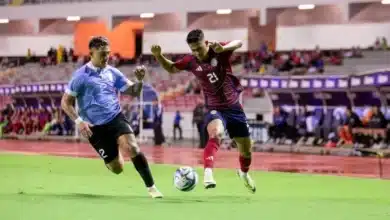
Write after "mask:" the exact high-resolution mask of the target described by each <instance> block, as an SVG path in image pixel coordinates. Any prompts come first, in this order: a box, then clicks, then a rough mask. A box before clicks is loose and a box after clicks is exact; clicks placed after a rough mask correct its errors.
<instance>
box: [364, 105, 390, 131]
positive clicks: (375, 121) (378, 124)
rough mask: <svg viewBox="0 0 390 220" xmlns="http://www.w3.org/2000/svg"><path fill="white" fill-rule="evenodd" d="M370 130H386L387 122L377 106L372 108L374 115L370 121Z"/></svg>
mask: <svg viewBox="0 0 390 220" xmlns="http://www.w3.org/2000/svg"><path fill="white" fill-rule="evenodd" d="M368 126H369V127H370V128H382V129H383V128H386V126H387V121H386V118H385V116H384V115H383V113H382V112H381V111H380V110H379V108H378V107H377V106H374V107H372V115H371V118H370V121H369V122H368Z"/></svg>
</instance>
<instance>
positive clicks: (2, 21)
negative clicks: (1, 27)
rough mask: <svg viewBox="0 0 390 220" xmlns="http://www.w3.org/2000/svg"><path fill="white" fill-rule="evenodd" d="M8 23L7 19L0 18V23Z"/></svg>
mask: <svg viewBox="0 0 390 220" xmlns="http://www.w3.org/2000/svg"><path fill="white" fill-rule="evenodd" d="M8 23H9V19H5V18H3V19H0V24H8Z"/></svg>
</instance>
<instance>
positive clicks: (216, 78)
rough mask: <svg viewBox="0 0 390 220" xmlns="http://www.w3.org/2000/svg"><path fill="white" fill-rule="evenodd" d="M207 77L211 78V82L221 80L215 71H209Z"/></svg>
mask: <svg viewBox="0 0 390 220" xmlns="http://www.w3.org/2000/svg"><path fill="white" fill-rule="evenodd" d="M207 77H208V78H209V81H210V83H215V82H217V81H218V80H219V79H218V77H217V74H215V73H209V74H207Z"/></svg>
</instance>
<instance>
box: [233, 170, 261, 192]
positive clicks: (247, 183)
mask: <svg viewBox="0 0 390 220" xmlns="http://www.w3.org/2000/svg"><path fill="white" fill-rule="evenodd" d="M237 175H238V176H239V177H240V179H242V181H244V185H245V187H246V188H247V189H248V190H249V191H250V192H251V193H255V192H256V184H255V181H253V179H252V178H251V177H250V176H249V174H248V173H244V172H242V171H241V170H237Z"/></svg>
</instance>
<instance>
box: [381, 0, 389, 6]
mask: <svg viewBox="0 0 390 220" xmlns="http://www.w3.org/2000/svg"><path fill="white" fill-rule="evenodd" d="M382 4H384V5H389V4H390V0H382Z"/></svg>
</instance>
